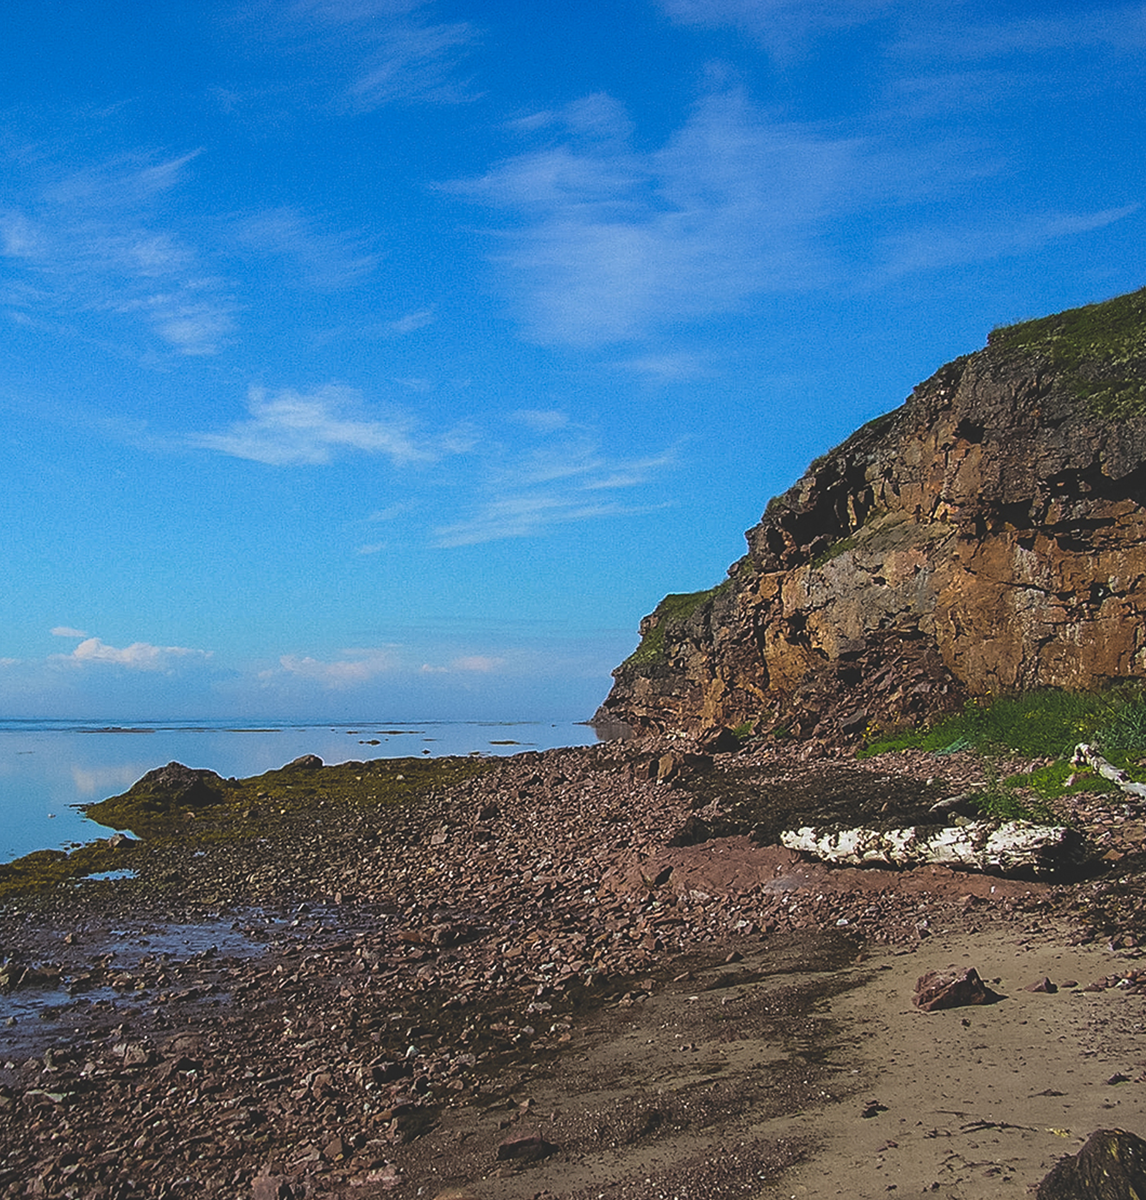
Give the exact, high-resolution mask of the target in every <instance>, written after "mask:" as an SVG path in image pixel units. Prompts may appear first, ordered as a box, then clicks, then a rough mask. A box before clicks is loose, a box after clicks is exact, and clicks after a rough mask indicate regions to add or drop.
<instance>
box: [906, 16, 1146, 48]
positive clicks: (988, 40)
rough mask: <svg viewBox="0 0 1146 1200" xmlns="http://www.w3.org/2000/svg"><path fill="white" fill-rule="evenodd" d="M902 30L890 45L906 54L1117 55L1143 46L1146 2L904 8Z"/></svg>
mask: <svg viewBox="0 0 1146 1200" xmlns="http://www.w3.org/2000/svg"><path fill="white" fill-rule="evenodd" d="M904 12H905V15H907V20H906V21H905V23H904V31H903V33H902V34H901V35H900V37H899V38H898V40H897V41H896V43H895V44H894V49H895V51H896V52H897V53H898V54H900V55H902V56H903V57H905V58H911V59H924V60H926V59H933V58H948V59H962V60H971V59H987V58H999V57H1003V56H1010V55H1020V56H1035V55H1046V54H1051V53H1055V52H1058V51H1064V50H1065V51H1068V52H1070V53H1071V54H1078V53H1079V52H1085V51H1101V52H1108V53H1113V54H1116V55H1119V56H1124V55H1128V54H1137V53H1139V52H1141V51H1142V50H1143V49H1144V48H1146V6H1144V5H1142V4H1122V5H1110V6H1108V7H1103V8H1088V7H1086V6H1082V5H1080V6H1079V7H1078V8H1077V9H1076V10H1074V11H1071V12H1060V13H1048V12H1031V13H1029V14H1024V15H1022V16H1012V15H1011V14H1010V13H1009V12H1008V11H1007V9H1006V8H1005V7H1003V8H998V9H996V10H995V11H994V12H993V13H992V14H991V15H989V16H985V17H970V16H969V15H968V14H967V13H966V12H959V11H958V10H956V12H954V13H944V12H943V11H942V10H939V9H936V10H933V11H931V12H924V11H923V10H921V9H918V8H905V9H904Z"/></svg>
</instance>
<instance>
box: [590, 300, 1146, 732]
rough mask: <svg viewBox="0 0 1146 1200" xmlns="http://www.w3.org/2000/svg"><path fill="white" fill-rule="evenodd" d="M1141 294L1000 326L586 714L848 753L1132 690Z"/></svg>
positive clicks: (662, 628) (869, 435)
mask: <svg viewBox="0 0 1146 1200" xmlns="http://www.w3.org/2000/svg"><path fill="white" fill-rule="evenodd" d="M1144 499H1146V290H1144V291H1143V292H1138V293H1134V294H1133V295H1130V296H1125V297H1120V298H1119V299H1117V300H1113V301H1110V302H1108V303H1106V304H1102V305H1092V306H1090V307H1088V308H1085V309H1078V310H1074V311H1072V312H1070V313H1064V314H1061V315H1059V316H1057V317H1053V318H1046V319H1044V320H1043V321H1036V322H1029V323H1027V324H1025V325H1020V326H1012V327H1009V328H1006V329H1001V330H997V331H996V332H995V333H994V334H992V336H991V338H990V340H989V343H988V345H987V347H986V349H984V350H982V351H980V352H979V353H977V354H973V355H970V356H968V357H966V358H962V359H958V360H956V361H955V362H953V363H950V364H949V365H948V366H946V367H943V368H942V369H941V370H940V371H938V372H937V373H936V374H935V375H934V376H932V378H931V379H929V380H927V381H926V382H925V383H923V384H920V385H919V387H917V388H916V389H915V391H914V392H913V393H912V395H911V396H910V397H909V398H908V400H907V401H906V403H904V404H903V405H902V406H901V407H900V408H898V409H896V410H894V411H893V412H891V413H888V414H886V415H885V416H883V417H880V418H878V419H877V420H875V421H872V422H870V423H869V424H868V425H865V426H864V427H863V428H861V429H860V430H858V431H857V432H856V433H855V434H853V435H852V436H851V437H850V438H849V439H848V440H847V441H846V442H844V443H843V444H842V445H841V446H839V447H838V448H837V449H835V450H834V451H832V452H831V453H830V454H828V455H826V456H825V457H824V458H822V459H819V460H817V461H816V462H815V463H813V464H812V465H811V467H810V468H809V469H808V471H807V473H806V474H805V475H804V477H803V478H802V479H801V480H800V481H799V482H798V483H797V484H795V486H794V487H792V488H791V489H789V491H787V492H786V493H784V494H783V495H782V496H779V497H777V498H776V499H774V500H773V501H772V502H771V503H770V504H769V505H768V509H767V512H766V513H765V514H764V517H763V519H762V520H761V522H760V524H759V525H757V526H756V527H755V528H753V529H751V530H749V531H748V533H747V534H746V537H747V541H748V547H749V551H748V554H747V555H746V556H745V557H744V558H742V559H741V560H740V561H739V562H737V563H735V564H733V566H732V567H731V568H729V578H728V579H727V580H726V581H725V582H724V583H722V584H721V585H720V586H719V587H717V588H715V589H713V590H712V591H711V592H707V593H696V594H693V595H688V596H669V597H666V598H665V600H664V601H662V603H661V605H660V606H658V608H657V610H656V611H655V612H654V613H652V614H651V615H650V616H648V617H646V618H645V619H644V621H642V623H641V634H642V641H641V645H640V646H639V647H638V649H637V651H636V652H635V653H634V654H633V655H632V656H631V657H630V658H629V659H628V660H626V662H625V663H623V664H622V665H621V666H620V667H618V668H617V670H616V671H615V672H614V676H615V681H616V682H615V684H614V687H613V689H612V691H611V692H610V694H609V696H608V698H607V699H606V701H605V703H604V704H603V705H602V707H601V710H600V712H599V714H598V716H599V717H600V718H602V719H612V720H618V719H619V720H623V721H625V722H627V723H628V724H629V725H630V726H631V727H632V728H634V729H635V730H637V731H638V732H645V731H658V732H664V731H670V732H675V731H681V732H691V733H695V732H697V731H699V730H704V729H709V728H713V727H716V726H720V725H727V726H736V725H738V724H740V723H742V722H744V721H753V722H755V723H756V724H757V726H758V727H763V728H772V727H774V726H775V725H778V724H779V725H783V726H784V727H786V728H787V729H788V730H789V731H790V732H792V733H794V734H797V735H801V736H807V735H809V734H812V733H816V734H817V735H819V736H821V737H823V736H829V737H833V738H840V737H844V738H846V737H849V736H851V737H854V736H856V735H858V734H861V733H862V732H863V730H864V728H866V726H867V725H868V724H875V725H888V724H894V723H896V722H899V721H902V720H904V719H911V718H917V717H924V716H931V715H935V714H937V713H940V712H943V711H946V710H950V709H951V708H954V707H957V706H958V705H959V704H960V703H961V702H962V700H963V699H964V698H966V697H967V696H978V695H985V694H987V693H990V692H1012V691H1020V690H1026V689H1030V688H1034V687H1063V688H1077V689H1094V688H1098V687H1101V686H1104V685H1107V684H1110V683H1112V682H1115V681H1119V680H1125V679H1132V678H1139V679H1140V678H1142V677H1143V676H1144V675H1146V620H1144V617H1146V589H1143V587H1142V583H1143V578H1144V577H1146V508H1144Z"/></svg>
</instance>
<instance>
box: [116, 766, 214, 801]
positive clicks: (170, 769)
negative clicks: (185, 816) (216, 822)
mask: <svg viewBox="0 0 1146 1200" xmlns="http://www.w3.org/2000/svg"><path fill="white" fill-rule="evenodd" d="M226 787H227V783H226V780H224V779H223V777H222V776H221V775H218V774H216V773H215V772H214V771H206V770H196V769H195V768H193V767H185V766H184V765H183V764H182V763H177V762H169V763H168V764H167V766H165V767H156V769H155V770H154V771H148V772H147V774H146V775H144V776H143V777H142V778H140V779H139V780H138V781H137V782H136V783H134V784H132V786H131V788H130V789H129V790H128V792H127V795H128V796H134V797H136V798H137V799H143V798H144V797H148V796H149V797H153V798H154V799H155V800H157V801H159V802H160V804H161V805H163V806H171V805H179V806H182V807H184V808H202V807H204V806H205V805H208V804H218V803H219V802H220V801H221V800H222V799H223V794H224V790H225V789H226Z"/></svg>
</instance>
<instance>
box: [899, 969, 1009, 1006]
mask: <svg viewBox="0 0 1146 1200" xmlns="http://www.w3.org/2000/svg"><path fill="white" fill-rule="evenodd" d="M998 999H999V997H998V995H997V994H996V993H995V992H993V991H991V989H990V988H989V987H987V985H986V984H985V983H984V982H983V980H982V979H981V978H980V977H979V972H978V971H976V970H975V968H974V967H967V968H965V969H964V970H962V971H954V970H948V971H928V972H927V974H926V975H921V976H920V977H919V979H918V981H917V982H916V984H915V995H914V996H913V997H912V1002H913V1003H914V1004H915V1007H916V1008H918V1009H919V1010H920V1011H922V1012H935V1011H936V1010H937V1009H940V1008H962V1007H964V1006H965V1005H968V1004H990V1003H992V1002H993V1001H995V1000H998Z"/></svg>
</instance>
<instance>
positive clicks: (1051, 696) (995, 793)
mask: <svg viewBox="0 0 1146 1200" xmlns="http://www.w3.org/2000/svg"><path fill="white" fill-rule="evenodd" d="M1079 742H1090V743H1092V744H1093V745H1094V746H1096V747H1097V749H1098V750H1099V751H1100V753H1101V754H1102V755H1103V756H1104V757H1105V758H1107V759H1109V760H1110V762H1112V763H1113V764H1114V765H1115V766H1117V767H1121V768H1122V769H1124V770H1126V771H1127V772H1128V773H1129V775H1130V776H1131V778H1133V779H1138V780H1143V781H1146V770H1144V769H1143V767H1142V766H1141V765H1140V763H1139V761H1138V760H1140V759H1142V758H1143V757H1144V756H1146V692H1144V690H1143V688H1142V686H1141V685H1137V684H1127V685H1124V686H1122V687H1117V688H1112V689H1111V690H1109V691H1106V692H1100V693H1091V692H1064V691H1052V690H1046V691H1038V692H1029V693H1027V694H1026V695H1022V696H1003V697H996V698H994V699H990V700H974V701H970V702H968V703H967V705H966V706H965V707H964V709H963V711H962V712H961V713H957V714H955V715H953V716H950V717H946V718H944V719H943V720H941V721H939V722H937V723H936V724H934V725H931V726H928V727H925V728H919V729H907V730H902V731H899V732H897V733H895V734H892V735H890V736H887V737H881V736H879V735H877V736H876V737H875V738H874V739H873V740H871V741H870V742H868V744H867V745H866V746H865V747H864V748H863V749H862V750H861V751H860V752H859V757H861V758H867V757H870V756H871V755H874V754H882V753H886V752H888V751H895V750H907V749H918V750H929V751H931V752H932V753H933V754H937V755H943V754H950V753H953V752H954V751H956V750H972V751H975V752H977V753H979V754H982V755H984V756H987V757H994V756H997V755H1011V756H1014V755H1018V756H1021V757H1024V758H1033V759H1048V760H1050V761H1049V762H1047V763H1045V764H1043V765H1040V766H1037V767H1036V768H1035V769H1034V770H1032V771H1030V772H1028V773H1025V774H1020V775H1012V776H1010V777H1008V778H1006V779H1003V780H998V779H997V778H996V777H995V776H994V774H993V773H992V772H991V770H990V769H989V770H988V776H989V779H990V782H989V783H988V786H987V787H986V788H985V789H984V790H983V791H982V792H981V793H979V794H978V795H977V796H975V797H974V799H975V801H976V802H977V803H978V805H979V807H980V809H981V810H982V811H983V812H984V813H986V814H987V815H989V816H993V817H997V818H1000V819H1004V820H1010V819H1016V818H1023V819H1028V820H1048V819H1050V817H1051V816H1052V814H1051V810H1050V808H1049V807H1048V804H1049V802H1051V801H1054V800H1057V799H1059V798H1061V797H1063V796H1069V795H1072V794H1075V793H1078V792H1087V791H1096V792H1115V791H1117V788H1116V787H1115V785H1114V784H1113V783H1111V782H1110V781H1108V780H1106V779H1103V778H1102V777H1101V776H1099V775H1096V774H1094V773H1092V772H1090V771H1089V770H1087V769H1084V768H1079V767H1075V766H1073V765H1072V764H1071V762H1070V757H1071V755H1072V754H1073V752H1074V748H1075V746H1076V745H1078V743H1079Z"/></svg>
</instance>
